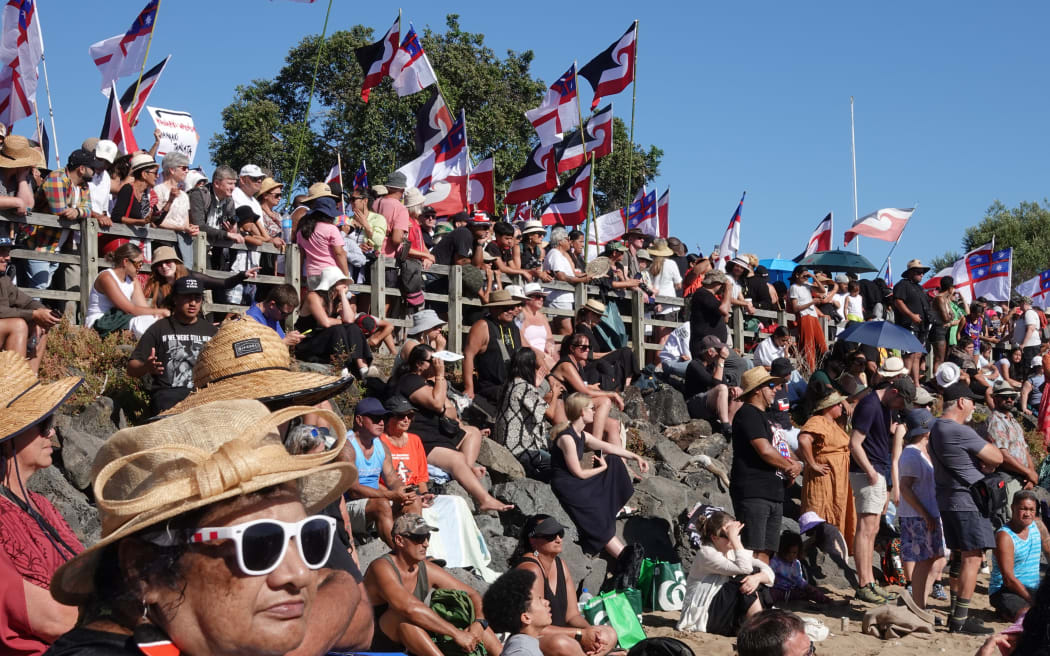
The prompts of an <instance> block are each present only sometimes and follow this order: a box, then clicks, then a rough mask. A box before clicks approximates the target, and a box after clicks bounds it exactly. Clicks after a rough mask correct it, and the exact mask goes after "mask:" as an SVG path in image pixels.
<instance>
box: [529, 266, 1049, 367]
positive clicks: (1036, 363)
mask: <svg viewBox="0 0 1050 656" xmlns="http://www.w3.org/2000/svg"><path fill="white" fill-rule="evenodd" d="M528 290H529V288H528V286H527V285H526V287H525V291H528ZM1028 366H1029V367H1041V366H1043V356H1041V355H1037V356H1035V357H1034V358H1032V364H1030V365H1028Z"/></svg>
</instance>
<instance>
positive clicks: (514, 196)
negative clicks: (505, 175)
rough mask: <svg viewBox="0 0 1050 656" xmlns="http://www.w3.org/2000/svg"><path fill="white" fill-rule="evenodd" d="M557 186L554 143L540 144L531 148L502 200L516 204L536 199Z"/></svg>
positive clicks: (509, 203) (556, 162) (508, 203)
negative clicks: (548, 144)
mask: <svg viewBox="0 0 1050 656" xmlns="http://www.w3.org/2000/svg"><path fill="white" fill-rule="evenodd" d="M557 186H558V160H557V157H556V154H555V152H554V145H553V144H552V145H550V146H544V145H543V144H540V145H538V146H536V147H535V148H533V149H532V152H531V153H529V158H528V159H527V160H525V166H523V167H522V168H521V170H520V171H518V174H517V175H515V176H514V179H513V180H511V181H510V187H509V188H508V189H507V196H506V197H505V198H504V199H503V202H504V203H505V204H507V205H516V204H520V203H527V202H529V201H531V200H536V199H537V198H539V197H540V196H542V195H543V194H545V193H547V192H548V191H550V190H552V189H554V188H555V187H557Z"/></svg>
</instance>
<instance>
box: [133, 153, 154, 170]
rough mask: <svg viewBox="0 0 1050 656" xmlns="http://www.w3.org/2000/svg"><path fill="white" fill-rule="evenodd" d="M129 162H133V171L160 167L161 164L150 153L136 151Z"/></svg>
mask: <svg viewBox="0 0 1050 656" xmlns="http://www.w3.org/2000/svg"><path fill="white" fill-rule="evenodd" d="M129 163H130V164H131V171H130V172H131V173H134V172H135V171H146V170H149V169H159V168H160V164H157V161H156V160H155V159H153V156H152V155H150V154H149V153H135V154H134V155H132V156H131V161H130V162H129Z"/></svg>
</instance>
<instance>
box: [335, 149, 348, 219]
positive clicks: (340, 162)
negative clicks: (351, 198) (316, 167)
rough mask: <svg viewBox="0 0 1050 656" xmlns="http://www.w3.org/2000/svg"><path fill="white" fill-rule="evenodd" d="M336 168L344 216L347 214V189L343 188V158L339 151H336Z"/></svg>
mask: <svg viewBox="0 0 1050 656" xmlns="http://www.w3.org/2000/svg"><path fill="white" fill-rule="evenodd" d="M335 168H336V169H338V170H339V207H340V209H341V210H342V212H343V214H346V201H345V200H344V199H345V198H346V196H344V194H345V193H346V187H344V186H343V156H342V155H341V154H340V153H339V151H338V150H337V151H335Z"/></svg>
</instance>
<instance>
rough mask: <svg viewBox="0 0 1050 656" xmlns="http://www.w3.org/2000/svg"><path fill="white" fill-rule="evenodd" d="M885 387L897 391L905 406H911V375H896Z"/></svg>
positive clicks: (912, 393) (912, 392) (913, 386)
mask: <svg viewBox="0 0 1050 656" xmlns="http://www.w3.org/2000/svg"><path fill="white" fill-rule="evenodd" d="M887 387H889V388H892V389H894V390H896V391H897V394H898V395H899V396H900V397H901V398H902V399H903V400H904V407H905V408H911V406H912V404H913V403H915V381H913V380H912V379H911V376H897V377H896V378H894V379H892V380H891V381H890V383H889V385H887ZM967 389H968V388H967Z"/></svg>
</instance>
